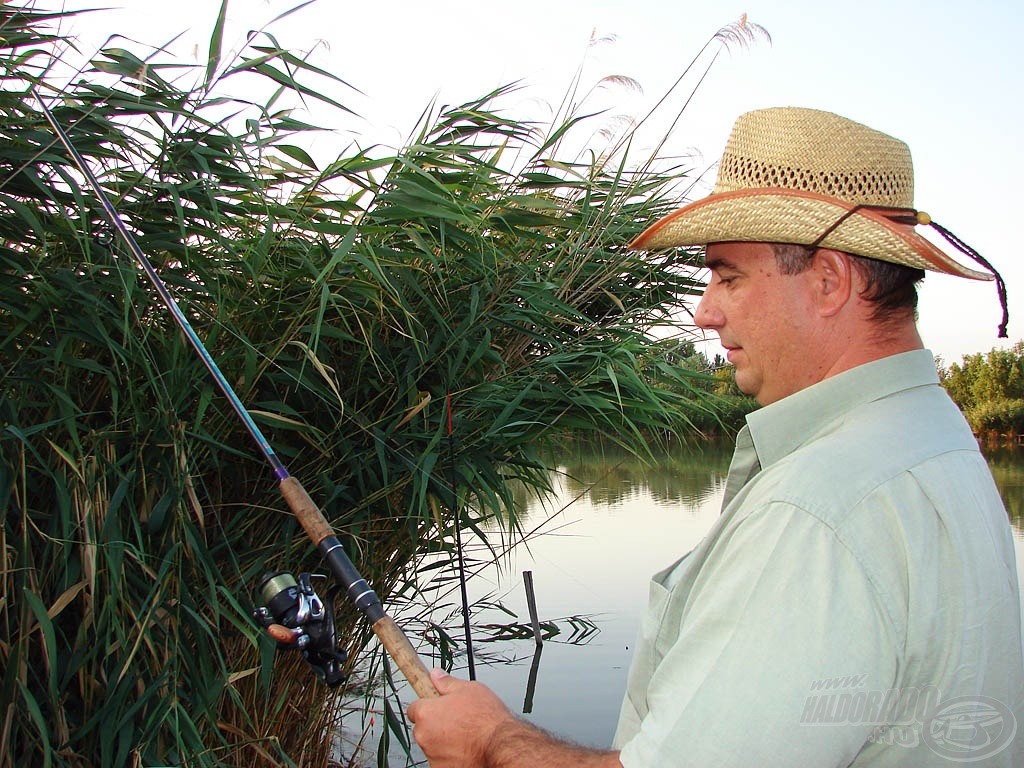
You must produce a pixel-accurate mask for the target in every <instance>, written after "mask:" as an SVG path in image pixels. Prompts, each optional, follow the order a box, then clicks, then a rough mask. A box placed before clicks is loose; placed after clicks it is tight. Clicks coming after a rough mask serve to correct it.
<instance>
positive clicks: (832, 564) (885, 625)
mask: <svg viewBox="0 0 1024 768" xmlns="http://www.w3.org/2000/svg"><path fill="white" fill-rule="evenodd" d="M675 589H679V586H678V585H677V586H676V587H674V588H672V591H674V590H675ZM683 592H684V593H685V597H682V598H680V599H678V600H674V599H673V595H672V594H671V591H670V593H669V594H668V595H667V596H666V599H665V600H664V603H663V606H664V607H663V609H662V610H663V615H662V616H661V618H660V622H659V620H658V619H655V625H656V626H659V628H658V629H657V631H656V632H655V634H654V636H653V637H651V638H649V640H650V641H651V642H653V643H654V654H655V656H656V657H660V658H659V661H658V663H657V667H656V670H655V671H654V674H653V676H652V678H651V681H650V685H649V686H648V688H647V690H646V694H645V695H646V701H645V706H644V709H645V711H646V713H645V715H644V716H643V718H642V720H641V722H640V725H639V730H638V731H637V732H636V733H635V735H634V736H633V737H632V738H631V739H630V740H629V741H628V742H626V743H625V744H624V745H622V752H621V760H622V764H623V766H625V768H653V767H654V766H721V765H730V766H746V765H751V766H752V765H757V766H762V767H764V768H772V767H774V766H779V768H782V766H785V767H786V768H792V766H797V765H801V766H815V768H825V767H826V766H846V765H849V764H850V763H851V762H852V761H853V759H854V757H855V756H856V755H857V753H858V752H859V751H860V749H861V747H862V746H863V745H864V744H865V742H866V741H868V739H869V737H870V735H871V732H872V731H873V730H875V727H876V725H875V724H874V723H873V722H872V717H871V713H870V712H866V711H863V710H861V711H860V712H852V711H849V710H848V711H847V712H846V713H845V714H844V713H843V712H841V711H840V706H841V703H842V701H843V700H842V699H841V697H842V696H843V694H845V695H846V699H845V700H846V702H847V704H849V703H850V702H852V701H854V700H859V701H860V702H861V703H862V704H863V702H864V701H866V700H868V699H869V698H871V700H875V701H877V700H878V699H879V698H880V697H884V695H885V693H886V692H887V691H888V690H889V689H891V688H892V686H893V685H894V682H893V681H894V680H895V679H896V674H897V668H898V658H897V653H896V650H895V648H896V640H895V638H894V633H893V631H892V622H891V621H890V620H889V617H888V616H887V615H886V612H885V610H884V609H883V607H882V602H881V601H880V599H879V596H878V594H877V592H878V587H877V585H875V584H873V583H872V581H871V579H870V578H869V576H868V574H866V573H865V571H864V568H863V567H862V564H861V563H860V562H858V560H857V558H856V557H855V556H854V555H853V554H852V553H851V551H850V550H849V549H848V548H847V547H846V546H845V545H844V544H843V542H842V541H841V540H840V539H839V538H838V537H837V535H836V533H835V532H834V531H833V530H832V529H831V528H830V527H828V526H827V525H825V524H824V523H823V522H822V521H821V520H819V519H818V518H816V517H814V516H813V515H811V514H808V513H807V512H806V511H804V510H802V509H799V508H798V507H795V506H793V505H791V504H788V503H781V502H773V503H771V504H767V505H765V506H764V507H762V508H760V509H758V510H756V511H754V512H753V513H751V514H750V515H749V516H747V517H746V518H745V519H744V520H743V521H742V522H741V523H739V524H738V525H736V526H735V528H734V529H733V530H732V531H730V532H729V533H728V534H726V535H723V537H722V538H721V539H720V540H719V541H718V542H717V543H716V545H715V547H714V549H713V550H712V551H711V552H710V553H709V555H708V557H707V559H706V560H705V562H704V563H703V564H702V566H701V568H700V570H699V572H698V573H697V574H696V576H695V578H694V581H693V583H692V585H690V588H689V590H688V591H687V590H683ZM853 715H856V716H853Z"/></svg>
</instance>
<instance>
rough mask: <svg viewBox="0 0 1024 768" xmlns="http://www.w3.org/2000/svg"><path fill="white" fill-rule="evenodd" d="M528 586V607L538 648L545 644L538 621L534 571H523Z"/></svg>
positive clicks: (525, 583)
mask: <svg viewBox="0 0 1024 768" xmlns="http://www.w3.org/2000/svg"><path fill="white" fill-rule="evenodd" d="M523 584H524V585H525V586H526V607H527V608H529V609H530V623H531V624H533V640H534V642H535V643H537V645H538V646H540V645H543V644H544V639H543V638H542V637H541V636H540V621H539V620H538V619H537V596H536V595H535V594H534V593H533V571H523Z"/></svg>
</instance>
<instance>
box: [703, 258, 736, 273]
mask: <svg viewBox="0 0 1024 768" xmlns="http://www.w3.org/2000/svg"><path fill="white" fill-rule="evenodd" d="M704 266H705V267H707V268H708V269H712V270H718V269H736V265H735V264H734V263H733V262H731V261H729V260H728V259H723V258H722V257H721V256H712V257H711V258H710V259H709V258H707V257H705V258H704Z"/></svg>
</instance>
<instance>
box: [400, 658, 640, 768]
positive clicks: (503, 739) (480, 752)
mask: <svg viewBox="0 0 1024 768" xmlns="http://www.w3.org/2000/svg"><path fill="white" fill-rule="evenodd" d="M430 679H431V681H432V682H433V683H434V687H435V688H436V689H437V692H438V693H439V694H441V695H440V696H438V697H437V698H434V699H420V700H418V701H414V702H413V703H412V704H410V705H409V719H410V720H411V721H412V722H413V726H414V727H413V731H412V734H413V736H414V737H415V739H416V742H417V743H418V744H419V745H420V748H421V749H422V750H423V752H424V754H425V755H426V756H427V759H428V760H429V761H430V768H551V767H552V766H566V767H567V766H573V767H574V768H622V764H621V763H620V762H619V755H618V752H603V751H597V750H590V749H584V748H581V747H576V746H573V745H570V744H565V743H563V742H560V741H558V740H556V739H554V738H552V737H551V736H549V735H548V734H546V733H544V732H543V731H541V730H540V729H538V728H534V727H533V726H532V725H530V724H528V723H525V722H523V721H522V720H520V719H519V718H517V717H516V716H515V715H513V714H512V713H511V712H510V711H509V710H508V707H506V706H505V705H504V704H503V703H502V702H501V699H499V698H498V697H497V696H496V695H495V694H494V692H493V691H492V690H491V689H490V688H488V687H487V686H485V685H482V684H481V683H475V682H469V681H466V680H458V679H456V678H454V677H452V676H450V675H449V674H447V673H446V672H442V671H441V670H439V669H435V670H434V671H433V672H431V673H430Z"/></svg>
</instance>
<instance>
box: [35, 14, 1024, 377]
mask: <svg viewBox="0 0 1024 768" xmlns="http://www.w3.org/2000/svg"><path fill="white" fill-rule="evenodd" d="M35 4H36V6H37V7H39V8H45V9H51V10H52V9H55V8H56V7H58V3H57V2H56V1H55V0H37V1H36V3H35ZM101 4H102V5H104V6H105V7H106V8H107V9H106V10H103V11H98V12H96V13H94V14H89V15H87V16H82V17H78V18H77V19H76V20H75V21H74V22H72V24H71V27H70V30H72V31H73V32H74V33H75V34H76V35H78V37H79V45H80V47H81V48H82V49H83V50H90V49H92V50H94V49H95V48H97V47H98V46H99V45H100V44H101V43H102V42H103V41H104V40H105V39H106V38H107V37H108V36H109V35H111V34H113V33H118V34H122V35H125V36H128V37H133V38H135V39H137V40H139V41H141V42H145V43H154V44H155V43H162V42H164V41H166V40H168V39H170V38H171V37H172V35H174V34H176V33H179V32H180V33H182V34H181V37H180V38H179V39H178V41H177V42H176V45H177V46H178V50H180V51H182V55H184V56H189V55H192V56H195V55H196V54H197V53H198V56H199V57H200V58H204V57H205V51H206V49H207V45H208V40H209V35H210V31H211V30H212V28H213V24H214V20H215V18H216V16H217V13H218V10H219V8H220V2H219V0H172V1H171V2H155V1H154V0H120V2H118V0H113V2H108V3H101V2H96V3H86V2H83V1H82V0H66V1H65V3H64V5H65V6H66V7H68V8H82V7H94V6H97V5H101ZM298 4H299V0H286V1H284V2H282V0H233V2H231V3H230V4H229V7H228V8H229V11H228V22H227V32H226V35H225V47H226V48H234V49H237V48H239V47H240V46H241V45H242V44H243V42H244V39H245V34H246V32H247V31H248V30H249V29H253V28H257V27H261V26H263V25H264V24H265V23H266V22H268V21H270V20H271V19H274V18H275V17H277V16H278V15H280V14H281V13H283V12H285V11H287V10H289V9H291V8H293V7H295V6H297V5H298ZM743 14H746V17H747V19H748V20H749V22H751V23H753V24H756V25H759V26H760V27H762V28H764V29H765V30H767V32H768V34H769V35H770V38H771V40H770V42H768V41H766V40H762V41H759V42H755V43H754V44H753V45H751V46H750V47H749V48H744V47H733V48H731V49H730V50H728V51H726V52H724V53H723V54H722V55H720V56H719V58H718V59H717V60H716V62H715V64H714V66H713V67H712V69H711V72H710V74H709V75H708V77H707V78H706V79H705V80H704V82H703V83H702V84H701V85H700V87H699V88H698V89H697V90H696V93H695V94H694V95H693V98H692V100H691V101H690V102H689V103H688V104H687V105H686V108H685V110H684V111H683V117H682V119H681V121H680V122H679V124H678V125H677V126H676V128H675V129H674V134H673V143H672V144H671V145H670V147H669V149H668V150H666V151H671V152H673V153H677V154H678V153H691V152H692V163H693V167H694V170H695V171H696V172H698V173H704V176H703V178H704V179H705V180H706V182H707V184H708V186H710V184H711V183H713V180H714V163H715V162H716V161H717V159H718V157H719V156H720V155H721V152H722V149H723V147H724V146H725V141H726V139H727V137H728V133H729V130H730V128H731V126H732V123H733V121H734V120H735V118H736V116H737V115H739V114H741V113H742V112H745V111H747V110H750V109H758V108H762V107H771V106H802V107H811V108H816V109H824V110H828V111H832V112H837V113H839V114H842V115H844V116H846V117H849V118H851V119H854V120H856V121H858V122H861V123H864V124H866V125H869V126H871V127H872V128H876V129H878V130H881V131H884V132H886V133H889V134H891V135H893V136H895V137H897V138H899V139H902V140H903V141H905V142H907V144H908V145H909V146H910V149H911V152H912V155H913V158H914V168H915V177H916V178H915V203H916V206H917V208H919V209H920V210H924V211H927V212H928V213H929V214H930V215H931V216H932V218H933V219H935V220H936V221H937V222H939V223H940V224H942V225H943V226H945V227H946V228H948V229H950V230H952V231H953V232H955V233H956V234H957V235H958V236H959V237H960V238H961V239H962V240H964V241H966V242H967V243H969V244H970V245H971V246H973V247H974V248H975V249H976V250H977V251H979V252H980V253H981V254H982V255H983V256H985V258H987V259H988V260H989V261H990V262H991V263H992V264H993V266H995V267H996V269H998V270H999V271H1000V272H1001V273H1002V275H1003V277H1004V278H1005V280H1006V283H1007V286H1008V294H1009V305H1010V326H1009V338H1008V339H1006V340H1002V341H1001V340H999V339H997V337H996V327H997V325H998V323H999V320H1000V310H999V305H998V300H997V296H996V290H995V287H994V284H993V283H988V282H974V281H967V280H963V279H959V278H954V277H951V276H947V275H942V274H937V273H929V276H928V277H927V278H926V280H925V282H924V284H923V286H922V288H921V301H920V322H919V328H920V330H921V335H922V338H923V339H924V342H925V346H927V347H928V348H929V349H931V350H932V351H933V352H934V353H936V354H937V355H940V356H941V357H942V358H943V359H944V361H945V362H946V363H950V362H957V361H959V360H960V359H961V357H962V356H963V355H966V354H971V353H975V352H985V351H988V350H989V349H992V348H993V347H1002V346H1007V345H1009V344H1012V343H1014V342H1016V341H1018V340H1020V339H1022V338H1024V313H1022V312H1020V311H1019V310H1020V309H1021V308H1024V300H1022V299H1021V297H1024V261H1022V259H1021V257H1020V253H1019V251H1020V249H1019V246H1018V232H1017V230H1018V222H1019V220H1020V219H1021V218H1022V217H1024V211H1022V210H1021V207H1022V203H1024V195H1022V193H1021V188H1022V185H1021V180H1022V179H1024V140H1022V139H1021V130H1022V129H1021V126H1022V125H1024V98H1022V96H1024V93H1022V87H1021V80H1020V78H1021V75H1024V5H1022V4H1020V3H1019V0H976V1H975V2H963V1H962V0H960V1H959V2H952V1H950V0H933V2H923V1H921V0H909V1H907V2H900V1H899V0H859V1H858V2H857V3H849V2H834V1H833V0H746V1H745V2H733V0H715V1H713V2H707V1H706V2H703V3H694V2H691V1H689V0H610V1H607V2H606V1H603V0H589V1H583V0H516V1H515V2H510V3H500V4H499V3H487V2H481V0H475V1H466V2H462V1H456V0H433V1H432V2H430V3H423V2H419V1H417V0H375V1H374V2H371V3H347V2H341V1H340V0H317V2H314V3H312V4H311V5H308V6H306V7H303V8H301V9H300V10H298V11H296V12H295V13H293V14H291V15H288V16H286V17H285V18H283V19H280V20H278V21H277V22H275V23H274V24H273V26H272V27H271V31H272V32H273V33H274V34H275V36H276V37H277V39H278V41H279V42H280V43H281V44H282V45H283V46H285V47H288V48H291V49H294V50H311V51H312V53H311V61H313V62H314V63H315V64H317V65H318V66H321V67H323V68H324V69H327V70H329V71H330V72H332V73H335V74H337V75H338V76H339V77H342V78H343V79H345V80H346V81H347V82H348V83H349V84H351V85H352V86H354V87H356V88H358V89H359V90H360V91H361V93H356V92H354V91H346V92H345V93H343V94H339V99H340V100H342V101H343V103H345V104H346V106H349V107H351V108H353V109H354V110H356V111H357V112H358V113H359V115H360V124H359V125H358V126H356V127H354V128H353V126H351V125H350V126H341V125H339V126H338V130H337V132H336V133H334V134H329V135H327V136H322V137H320V138H318V139H317V142H321V143H322V144H323V143H326V144H329V143H331V142H337V146H336V147H333V151H334V153H335V154H336V153H337V152H338V151H340V150H341V149H343V147H344V146H345V145H346V144H347V143H348V142H349V141H351V138H352V135H353V133H352V132H353V131H354V133H355V134H359V135H362V136H364V137H367V136H372V137H373V138H374V140H376V141H380V142H381V143H385V144H390V145H398V144H400V143H401V142H402V140H403V139H404V138H405V137H406V136H408V135H409V133H410V132H411V131H412V129H413V127H414V125H415V123H416V120H417V118H418V117H419V116H420V114H421V113H422V111H423V110H424V109H425V108H426V107H427V105H428V104H429V103H430V102H431V100H433V99H436V100H438V101H439V102H440V103H446V104H455V103H463V102H466V101H470V100H471V99H473V98H475V97H478V96H481V95H483V94H484V93H486V92H488V91H490V90H492V89H494V88H496V87H498V86H499V85H503V84H506V83H510V82H521V83H522V89H521V90H520V91H519V92H517V93H516V94H515V95H514V96H513V97H512V98H511V100H509V101H503V102H502V104H503V105H505V106H506V107H507V108H508V109H509V111H510V112H512V113H513V114H516V116H518V114H517V112H516V110H517V109H524V110H525V109H538V110H541V111H543V110H544V109H545V108H546V105H549V104H550V105H557V104H558V102H559V100H560V98H561V96H562V95H563V94H564V93H565V91H566V88H567V86H568V83H569V82H570V80H571V78H572V77H573V75H574V73H575V72H576V70H577V69H578V68H579V67H580V66H582V67H583V76H582V78H583V82H584V83H585V84H589V83H596V82H597V81H598V80H600V79H601V78H603V77H606V76H610V75H619V76H625V77H629V78H632V79H634V80H635V81H637V82H638V83H639V84H640V85H641V86H642V88H643V93H642V94H638V93H635V92H631V91H626V90H625V89H622V90H619V91H616V90H615V89H610V90H604V91H603V92H602V93H601V94H600V99H602V100H603V102H602V104H603V105H604V106H606V107H608V108H609V110H610V113H618V112H622V113H633V114H639V113H640V112H641V111H642V110H643V109H644V108H645V106H650V105H652V104H653V103H654V101H655V100H656V99H657V98H658V97H660V96H661V95H662V94H663V93H665V92H666V91H667V90H668V88H669V87H670V86H671V84H672V83H673V82H674V81H675V80H676V78H677V77H678V76H679V75H680V74H681V73H682V72H683V70H684V69H685V68H686V66H687V65H688V64H689V63H690V61H691V60H692V59H693V58H694V57H695V56H696V55H697V53H698V51H700V49H701V47H702V46H703V45H704V43H705V42H706V41H707V40H708V39H709V38H710V37H711V36H712V35H714V34H715V32H716V30H718V29H719V28H721V27H723V26H725V25H728V24H731V23H734V22H737V21H738V20H739V19H740V18H741V16H742V15H743ZM594 40H597V41H600V42H599V43H597V44H593V43H592V42H591V41H594ZM119 44H120V43H119ZM694 82H695V81H694ZM346 131H349V133H346ZM326 148H327V147H325V146H321V148H320V149H321V150H323V149H326ZM705 191H707V190H706V189H704V188H700V187H699V188H698V189H695V190H694V192H693V195H694V196H702V195H703V194H704V192H705ZM680 202H682V201H680ZM963 260H964V259H961V261H963ZM716 349H717V347H716V345H715V344H714V343H713V342H712V343H709V344H708V345H707V346H706V350H707V351H708V352H709V353H711V352H713V351H715V350H716Z"/></svg>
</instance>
